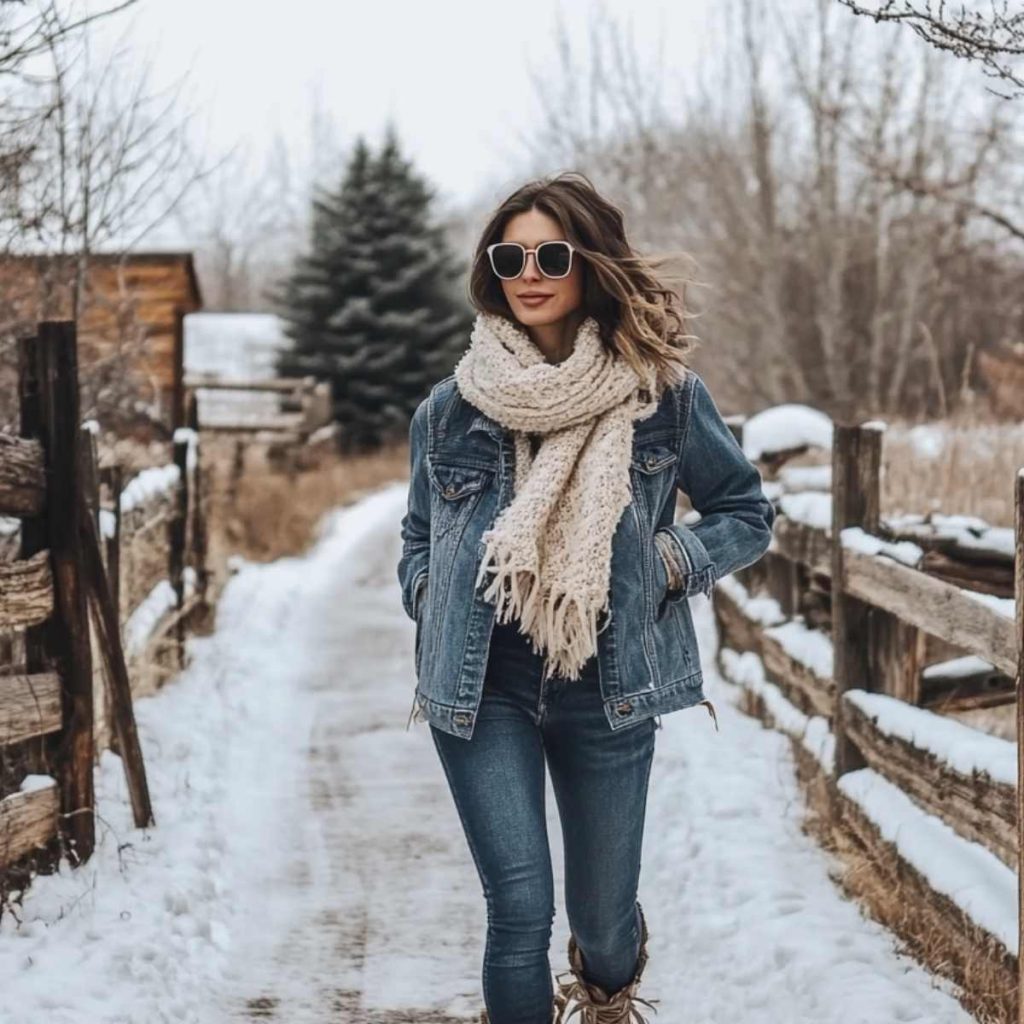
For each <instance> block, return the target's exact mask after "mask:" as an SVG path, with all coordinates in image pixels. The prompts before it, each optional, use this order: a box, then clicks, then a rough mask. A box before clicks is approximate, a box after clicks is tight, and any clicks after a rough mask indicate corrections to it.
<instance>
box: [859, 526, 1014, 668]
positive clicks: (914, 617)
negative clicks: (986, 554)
mask: <svg viewBox="0 0 1024 1024" xmlns="http://www.w3.org/2000/svg"><path fill="white" fill-rule="evenodd" d="M843 552H844V559H843V590H844V591H846V592H848V593H850V594H852V595H853V596H854V597H856V598H859V599H860V600H861V601H864V602H866V603H868V604H872V605H875V606H876V607H878V608H884V609H885V610H886V611H890V612H892V613H893V614H894V615H897V616H898V617H899V618H900V619H902V620H903V621H904V622H907V623H909V624H910V625H912V626H917V627H918V628H919V629H923V630H925V631H926V632H928V633H935V634H937V635H938V636H941V637H943V638H944V639H946V640H948V641H950V642H951V643H953V644H956V646H957V647H961V648H963V649H964V650H965V651H969V652H970V653H971V654H976V655H978V657H979V658H984V659H985V660H986V661H990V662H991V663H992V664H993V665H995V666H996V667H997V668H998V669H1000V670H1001V671H1003V672H1006V673H1008V674H1009V675H1013V674H1014V673H1015V672H1016V671H1017V640H1016V635H1015V631H1014V624H1013V619H1010V618H1007V617H1006V616H1005V615H1000V614H999V612H997V611H995V610H994V609H992V608H989V607H988V606H987V605H985V604H982V602H980V601H976V600H975V599H974V598H972V597H971V596H970V595H969V594H968V593H967V592H966V591H964V590H961V589H960V588H959V587H955V586H953V585H952V584H950V583H946V582H945V581H943V580H937V579H935V578H934V577H932V576H928V575H926V574H925V573H923V572H920V571H919V570H917V569H914V568H913V567H911V566H908V565H903V564H902V563H901V562H897V561H896V560H895V559H892V558H885V557H883V556H881V555H871V554H867V553H865V552H863V551H858V550H856V549H855V548H850V547H848V546H846V545H844V546H843Z"/></svg>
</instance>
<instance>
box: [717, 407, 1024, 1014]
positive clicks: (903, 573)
mask: <svg viewBox="0 0 1024 1024" xmlns="http://www.w3.org/2000/svg"><path fill="white" fill-rule="evenodd" d="M733 429H734V431H736V432H737V436H738V438H739V440H740V441H741V443H743V436H742V430H743V424H742V423H741V422H738V421H734V423H733ZM819 433H824V432H823V431H819ZM883 433H884V425H882V424H878V423H874V422H872V423H867V424H863V425H860V426H839V425H836V426H835V427H834V428H833V430H832V431H831V438H830V440H831V449H832V464H831V469H830V473H829V474H828V475H827V476H825V475H824V474H822V473H813V472H808V473H805V474H804V478H805V479H806V480H809V481H813V486H814V487H815V488H818V487H820V486H821V483H822V477H823V476H825V479H826V480H830V482H831V485H832V490H831V492H830V493H821V492H819V491H814V492H810V493H803V494H801V493H792V492H791V491H790V490H789V489H790V488H791V487H792V486H793V484H794V482H795V481H797V480H799V479H801V477H800V475H799V474H797V473H796V472H795V471H786V470H784V469H783V468H782V465H781V464H782V462H783V461H784V459H782V458H780V457H779V455H778V453H776V454H774V455H773V454H771V453H770V452H769V453H767V454H764V455H763V456H762V465H763V466H765V467H766V471H765V475H766V480H769V479H770V480H772V483H770V484H769V483H767V482H766V490H772V488H773V486H774V482H775V480H776V479H778V480H780V481H782V484H781V486H779V487H778V488H777V489H776V493H777V495H778V498H777V505H778V512H779V514H778V517H777V519H776V523H775V530H774V534H773V539H772V545H771V547H770V549H769V551H768V553H767V554H766V555H765V557H764V559H762V560H761V561H760V562H759V563H758V564H756V565H754V566H751V567H748V568H747V569H744V570H742V571H741V572H739V573H736V574H735V575H734V576H733V577H729V578H726V579H723V580H721V581H720V582H719V585H718V587H717V588H716V590H715V592H714V611H715V617H716V620H717V624H718V628H719V633H720V638H721V644H720V654H719V661H720V668H721V671H722V675H723V676H724V678H726V679H727V680H730V681H731V682H733V683H735V684H738V685H739V686H740V687H741V691H740V692H741V698H740V705H741V707H743V709H744V710H746V711H747V712H748V713H751V714H754V715H756V716H758V717H760V718H761V719H762V720H763V721H764V722H765V723H766V724H767V725H769V726H771V727H773V728H776V729H778V730H780V731H782V732H783V733H785V734H787V735H789V736H790V737H791V739H792V740H793V750H794V757H795V760H796V763H797V766H798V775H799V777H800V779H801V782H802V783H803V784H804V787H805V790H806V792H807V795H808V799H809V802H810V804H811V806H812V808H813V810H814V811H816V812H817V814H816V819H818V820H819V824H818V827H819V828H820V829H821V832H822V838H827V839H828V840H830V841H831V842H834V843H835V844H836V845H837V846H838V847H839V848H840V849H846V850H848V851H849V850H855V851H857V852H858V853H859V854H860V856H861V857H862V858H863V857H865V856H866V857H867V858H868V860H869V861H870V862H871V864H872V865H873V871H874V878H873V879H872V880H870V881H869V880H867V879H866V878H864V877H863V873H862V874H861V875H860V876H859V880H858V881H856V882H854V883H851V886H852V888H854V890H855V891H858V892H859V894H860V895H861V896H862V897H863V898H864V899H865V901H866V902H867V903H868V905H869V906H870V907H871V908H872V910H873V911H874V912H875V914H876V916H878V917H879V918H880V919H881V920H883V921H884V922H885V923H887V924H889V925H890V926H891V927H892V928H894V930H896V931H897V932H898V933H900V934H901V935H902V937H903V938H905V939H906V940H907V941H908V942H909V943H910V945H911V947H912V948H913V949H914V950H915V951H916V952H917V953H918V955H919V956H920V957H921V959H923V960H924V961H925V962H927V963H928V964H929V966H930V967H931V968H932V969H933V970H936V971H938V972H940V973H944V974H946V975H947V976H949V977H952V978H953V979H954V980H955V981H957V982H958V983H959V984H960V985H961V987H962V989H963V990H964V991H965V993H966V1002H967V1003H968V1004H969V1008H972V1009H974V1010H976V1011H982V1012H984V1013H990V1014H991V1015H992V1017H991V1019H999V1020H1010V1019H1013V1020H1017V1021H1024V1008H1022V1007H1021V1006H1020V1005H1018V992H1019V989H1020V958H1019V950H1020V912H1019V907H1020V905H1021V901H1022V899H1024V896H1022V894H1021V889H1020V879H1021V874H1022V873H1021V849H1022V844H1021V835H1020V830H1021V827H1022V817H1024V816H1022V814H1021V785H1020V779H1021V774H1022V767H1021V756H1020V746H1019V744H1015V743H1012V742H1009V741H1007V740H1004V739H1001V738H998V737H996V736H991V735H988V734H985V733H981V732H979V731H978V730H975V729H973V728H971V727H969V726H967V725H964V724H962V723H961V722H958V721H956V720H953V719H950V718H948V717H944V716H943V714H942V712H943V711H948V710H957V711H962V710H967V709H972V708H979V707H993V706H997V705H1000V704H1012V703H1016V723H1017V735H1018V737H1019V736H1020V735H1021V732H1022V706H1021V702H1020V700H1019V699H1018V698H1019V695H1020V693H1021V689H1022V673H1024V668H1022V661H1024V468H1022V469H1021V470H1019V471H1018V474H1017V479H1016V481H1015V492H1014V493H1015V501H1016V505H1015V508H1016V515H1015V530H1014V531H1012V534H1011V535H1010V536H1008V535H1007V533H1008V531H1006V530H994V529H991V528H988V527H987V525H986V524H984V523H980V522H978V521H973V520H972V521H971V522H968V521H967V518H966V517H951V516H946V517H928V520H927V521H926V520H925V519H924V518H923V517H902V518H901V519H900V520H898V521H893V522H885V521H883V519H882V517H881V515H880V513H879V483H880V481H879V467H880V465H881V460H880V452H881V443H882V437H883ZM752 444H753V442H752V441H750V442H748V444H747V445H745V450H747V451H748V452H749V451H750V450H751V445H752ZM761 447H762V448H766V447H767V446H766V445H764V444H763V443H762V444H761ZM801 450H802V449H801ZM776 471H778V477H776V475H775V474H776ZM836 538H838V543H836ZM940 548H941V550H940ZM975 559H977V560H976V561H975ZM1007 583H1009V584H1010V586H1011V587H1012V588H1013V589H1012V590H1010V592H1009V594H1007V593H1005V592H1001V588H1002V590H1005V589H1007ZM972 585H974V586H976V587H977V588H978V589H976V590H975V589H971V586H972ZM853 874H856V873H853ZM858 887H859V888H858ZM897 887H898V891H897V892H892V891H891V890H892V889H893V888H897ZM908 897H909V898H908ZM985 1019H989V1018H987V1017H986V1018H985Z"/></svg>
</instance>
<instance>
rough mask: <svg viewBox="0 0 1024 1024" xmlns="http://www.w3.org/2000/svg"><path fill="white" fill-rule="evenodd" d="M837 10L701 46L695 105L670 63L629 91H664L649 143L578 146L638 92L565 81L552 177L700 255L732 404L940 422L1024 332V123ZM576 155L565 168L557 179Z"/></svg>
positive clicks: (738, 9) (575, 69) (767, 4)
mask: <svg viewBox="0 0 1024 1024" xmlns="http://www.w3.org/2000/svg"><path fill="white" fill-rule="evenodd" d="M838 11H839V8H838V7H837V6H836V5H835V4H833V3H832V2H831V0H803V2H799V3H796V4H786V5H781V4H778V3H774V2H772V0H734V2H732V3H730V4H727V5H724V6H723V7H722V8H720V9H718V13H719V16H720V19H721V20H719V21H718V22H717V23H716V24H715V26H714V27H713V28H712V29H710V30H709V32H708V35H707V37H705V38H703V39H702V40H701V42H702V47H701V50H702V52H704V53H713V54H715V59H714V60H706V61H702V62H700V63H698V64H694V65H690V66H686V67H685V68H683V67H681V68H680V72H679V77H680V79H681V82H682V86H683V92H684V98H683V100H681V101H680V102H677V103H668V102H667V101H666V100H665V93H664V90H665V89H667V83H665V82H663V81H662V78H663V76H662V75H661V73H660V72H658V71H657V70H656V62H652V63H651V65H650V69H649V75H648V81H647V84H646V86H645V88H644V89H641V90H637V89H636V88H635V87H634V86H632V85H631V84H630V81H629V77H628V76H626V77H625V78H624V79H623V81H624V83H625V84H623V85H622V88H623V89H624V90H626V91H628V92H630V93H632V94H634V98H635V95H648V94H651V92H652V91H653V92H658V91H661V93H662V100H663V102H661V103H660V105H659V104H656V103H654V101H651V103H650V104H649V105H648V106H647V107H646V108H644V109H645V110H646V112H647V116H643V117H641V118H640V119H639V122H638V125H637V128H636V130H635V131H632V130H631V129H630V123H629V116H628V115H624V116H623V118H622V119H620V120H619V121H617V122H612V123H613V124H614V130H601V131H597V130H595V132H583V131H581V130H580V128H579V126H580V125H582V124H586V123H589V122H591V121H592V119H590V118H587V117H584V116H582V112H583V111H585V110H587V109H588V104H590V103H592V102H596V101H597V100H600V99H601V97H603V96H604V95H605V94H606V93H607V92H608V91H614V90H615V89H616V88H618V84H617V83H618V81H619V76H615V75H609V74H603V75H599V76H598V75H594V76H592V75H590V74H589V73H588V71H587V68H586V67H585V66H584V67H582V68H581V67H580V66H579V62H573V63H572V64H566V65H565V66H564V67H563V68H562V69H561V74H560V75H559V74H557V73H555V74H552V73H550V68H549V74H548V75H547V76H546V78H545V85H544V91H545V93H546V94H547V95H550V96H552V97H553V98H554V100H553V103H552V106H553V107H554V112H553V114H552V115H551V116H550V117H549V118H548V123H547V124H546V125H545V126H544V127H542V128H541V130H540V131H539V132H538V133H537V135H536V138H537V139H538V140H539V147H540V148H541V150H542V152H539V153H538V154H537V166H538V167H539V168H541V169H543V170H545V171H550V170H554V169H556V168H559V167H561V166H564V165H565V164H566V163H571V164H573V165H575V166H578V167H579V168H580V169H581V170H585V171H587V172H588V173H590V174H591V175H592V177H593V178H594V179H595V181H597V182H598V183H599V185H601V186H603V187H604V188H606V189H608V190H609V191H610V192H611V194H612V195H613V196H614V197H615V198H616V199H617V201H619V202H620V203H621V204H622V205H623V206H624V207H625V208H626V209H627V210H628V212H629V215H630V216H629V222H630V224H631V226H632V234H633V239H632V240H633V241H634V243H635V244H637V245H638V246H639V247H640V248H642V249H645V250H649V249H655V250H661V249H666V248H681V249H684V250H686V251H688V252H690V253H692V254H693V256H694V257H695V258H696V261H697V265H698V267H699V268H700V277H701V282H700V284H701V287H700V289H699V291H698V292H696V293H695V295H696V297H699V298H700V302H701V308H700V309H699V310H698V317H697V321H696V330H697V333H698V335H699V336H700V338H701V339H702V342H703V346H702V350H701V349H699V350H698V354H697V361H698V364H699V365H700V366H701V368H702V369H703V370H704V371H705V372H706V373H707V374H708V375H709V377H711V378H714V380H715V383H716V385H717V386H718V387H719V388H720V393H721V394H722V395H723V397H724V398H725V400H726V401H732V402H735V403H736V404H737V405H741V406H742V407H744V408H747V409H750V408H752V407H756V406H757V405H758V404H760V403H761V402H780V401H807V402H811V403H813V404H816V405H819V406H821V407H823V408H825V409H827V410H829V411H830V412H832V413H833V414H835V415H837V416H846V415H858V414H885V413H905V414H908V415H909V414H923V413H928V414H937V415H941V414H943V413H945V412H947V411H950V410H951V409H953V408H955V407H956V405H957V404H958V403H959V402H960V401H961V399H962V396H963V394H964V389H963V386H962V385H963V382H964V381H967V382H970V380H971V378H972V372H971V369H972V359H973V357H974V353H975V352H977V351H978V349H979V348H981V347H983V346H985V345H986V344H988V343H989V342H990V341H992V340H995V339H999V338H1001V337H1003V336H1005V334H1006V333H1007V332H1008V331H1009V330H1011V329H1012V326H1011V325H1013V324H1014V323H1015V322H1016V320H1015V318H1016V317H1017V316H1019V313H1017V312H1015V306H1014V301H1013V299H1012V296H1013V295H1014V294H1016V293H1017V292H1018V290H1019V284H1018V283H1017V282H1019V278H1020V275H1021V265H1020V262H1021V261H1020V258H1019V255H1015V250H1014V248H1013V245H1012V243H1014V242H1016V233H1015V231H1013V226H1014V224H1015V223H1016V222H1017V221H1018V220H1019V219H1020V218H1019V204H1020V198H1019V197H1020V195H1021V190H1020V187H1019V186H1020V183H1019V180H1017V179H1018V178H1019V172H1018V171H1017V170H1015V168H1019V167H1021V161H1020V160H1019V151H1018V148H1019V142H1018V139H1019V134H1020V133H1019V132H1018V131H1017V130H1016V128H1017V120H1016V119H1017V117H1018V116H1019V115H1017V114H1016V112H1015V110H1014V109H1012V108H1011V109H1007V107H1006V104H1004V103H997V102H996V101H994V100H992V99H990V98H988V97H987V96H984V95H983V96H981V97H979V96H977V94H976V92H977V91H975V94H973V95H972V94H971V91H970V86H969V76H967V75H966V74H958V73H957V71H958V69H957V68H955V67H954V66H953V64H952V62H951V61H950V60H949V59H948V58H945V57H944V55H942V54H939V53H928V52H923V53H922V52H920V51H915V50H913V48H911V47H909V46H908V45H907V43H906V42H905V41H904V37H903V36H901V34H900V33H898V32H895V31H894V32H888V33H874V32H868V31H856V27H857V26H854V31H851V26H850V24H849V21H848V20H846V19H843V18H842V17H841V15H840V14H839V13H838ZM603 26H604V27H603V28H602V30H601V31H602V32H607V33H612V34H614V33H615V26H614V23H613V22H611V21H609V22H607V23H603ZM620 41H621V34H620ZM609 45H610V44H609ZM595 50H596V48H593V47H592V51H595ZM563 52H566V51H564V50H563ZM632 62H633V63H634V64H635V65H636V66H638V67H641V68H643V67H647V66H648V65H647V64H646V63H645V61H644V59H643V56H642V55H636V56H635V58H634V59H633V61H632ZM964 70H966V69H964ZM566 78H571V79H572V80H573V81H574V82H575V83H576V86H575V88H576V89H577V92H576V93H575V94H573V93H572V91H571V90H572V85H571V83H567V82H563V79H566ZM598 80H599V82H600V84H599V86H598V85H593V86H592V87H591V85H588V87H587V88H583V86H582V85H581V83H593V82H595V81H598ZM655 82H657V83H658V87H657V89H655V86H654V84H653V83H655ZM573 95H575V96H576V101H575V102H577V104H578V105H577V106H576V107H572V106H571V105H570V106H568V107H567V106H566V104H567V103H569V100H567V99H565V97H570V96H573ZM602 102H603V100H602ZM621 109H623V110H629V109H636V106H635V104H634V105H633V107H632V108H631V107H630V106H629V104H626V103H623V104H622V105H621ZM666 111H669V112H670V113H668V114H667V113H666ZM566 126H567V127H566ZM573 126H575V131H574V130H573ZM563 127H565V131H564V132H563ZM557 138H561V139H562V140H563V148H562V149H561V150H559V151H557V152H558V156H557V163H556V162H555V161H547V162H545V161H544V160H543V151H551V147H552V145H553V143H554V140H555V139H557ZM624 155H625V156H624ZM908 182H914V183H916V184H917V186H918V187H915V188H910V187H907V183H908ZM939 186H941V187H939ZM990 213H991V214H995V215H989V214H990ZM693 297H694V295H693V294H692V295H691V298H693Z"/></svg>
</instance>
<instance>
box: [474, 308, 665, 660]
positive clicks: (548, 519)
mask: <svg viewBox="0 0 1024 1024" xmlns="http://www.w3.org/2000/svg"><path fill="white" fill-rule="evenodd" d="M455 380H456V383H457V385H458V388H459V391H460V393H461V394H462V396H463V397H464V398H465V399H466V401H468V402H469V403H470V404H471V405H473V406H475V407H476V408H477V409H479V410H481V411H482V412H484V413H486V414H487V415H488V416H489V417H491V418H492V419H494V420H496V421H497V422H498V423H500V424H501V425H502V426H504V427H506V428H508V429H509V430H511V431H512V432H513V437H514V441H515V482H514V496H513V500H512V502H511V503H510V504H509V505H508V506H507V507H506V508H504V509H503V510H502V511H501V512H500V513H499V514H498V516H497V518H496V520H495V522H494V524H493V526H492V527H491V528H490V529H489V530H487V531H485V532H484V534H483V540H484V542H485V545H486V546H485V551H484V555H483V558H482V560H481V563H480V571H479V573H478V574H477V578H476V585H477V586H479V585H480V583H481V581H482V580H483V579H484V576H485V575H486V574H487V573H488V572H493V573H494V579H493V580H491V581H490V583H489V584H488V586H487V589H486V590H485V591H484V595H483V596H484V598H485V600H488V601H491V602H493V603H494V604H495V605H496V608H497V610H496V616H497V621H499V622H508V621H510V620H511V619H513V618H518V619H519V622H520V627H519V628H520V632H523V633H526V634H528V635H529V636H530V637H531V639H532V641H533V642H532V648H533V651H534V653H535V654H536V653H540V652H541V651H543V652H545V654H546V657H545V670H544V677H545V678H548V677H549V676H551V675H553V674H555V673H556V672H557V673H558V674H559V675H562V676H564V677H566V678H570V679H578V678H579V675H580V669H581V668H582V667H583V665H584V664H585V663H586V661H587V659H588V658H589V657H590V656H591V655H592V654H594V653H595V652H596V650H597V620H598V616H599V615H600V614H601V612H603V611H606V610H607V608H608V604H609V594H610V588H609V584H610V577H611V555H612V536H613V534H614V533H615V529H616V526H617V525H618V521H619V518H620V516H621V515H622V512H623V510H624V509H625V508H626V506H627V505H628V504H629V502H630V498H631V491H630V477H629V466H630V458H631V453H632V447H633V422H634V420H640V419H645V418H646V417H648V416H650V415H652V414H653V413H654V412H655V411H656V409H657V405H658V402H657V398H656V396H655V386H654V385H655V381H654V377H653V373H652V374H651V375H649V376H648V379H646V380H645V379H642V378H641V377H640V376H639V375H638V374H637V373H636V372H635V371H634V370H633V368H632V367H631V366H630V365H629V364H628V363H627V362H626V361H625V360H623V359H622V358H621V357H619V356H618V355H616V354H615V353H613V352H612V351H611V349H609V348H608V347H607V346H606V345H605V344H604V343H603V342H602V340H601V337H600V335H599V332H598V324H597V321H596V320H595V319H594V318H593V317H588V318H587V319H586V320H585V321H584V322H583V323H582V324H581V325H580V327H579V329H578V331H577V333H576V338H575V343H574V349H573V352H572V355H570V356H569V358H568V359H566V360H564V361H563V362H561V363H549V362H548V361H547V360H546V359H545V357H544V354H543V353H542V352H541V351H540V349H539V348H538V347H537V346H536V344H535V343H534V342H533V340H532V339H531V338H530V336H529V334H528V333H527V332H526V329H525V328H523V327H522V326H520V325H519V324H517V323H514V322H513V321H511V320H509V319H507V318H506V317H504V316H499V315H497V314H494V313H480V314H478V315H477V318H476V322H475V324H474V327H473V332H472V336H471V342H470V347H469V348H468V350H467V351H466V352H465V354H464V355H463V356H462V358H461V359H460V360H459V363H458V365H457V366H456V367H455ZM528 434H539V435H541V438H540V447H539V448H538V450H537V452H536V455H534V454H533V452H532V451H531V446H530V442H529V438H528V436H527V435H528Z"/></svg>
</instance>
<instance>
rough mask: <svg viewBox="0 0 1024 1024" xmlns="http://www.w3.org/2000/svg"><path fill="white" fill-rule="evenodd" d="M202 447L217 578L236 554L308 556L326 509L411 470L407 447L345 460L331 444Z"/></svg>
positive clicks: (207, 441) (214, 442) (213, 440)
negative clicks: (278, 446) (296, 447)
mask: <svg viewBox="0 0 1024 1024" xmlns="http://www.w3.org/2000/svg"><path fill="white" fill-rule="evenodd" d="M203 444H204V451H203V464H204V466H206V467H209V471H208V472H209V477H210V479H209V481H208V488H207V493H208V506H207V509H206V515H207V522H208V524H209V528H208V529H209V565H210V568H211V570H212V571H213V572H214V575H215V578H220V579H223V575H224V570H225V564H226V561H227V558H228V556H230V555H233V554H239V555H242V556H243V557H245V558H248V559H251V560H253V561H270V560H273V559H275V558H279V557H281V556H283V555H295V554H299V553H301V552H303V551H305V550H306V548H307V547H308V546H309V545H310V544H311V543H312V542H313V540H314V538H315V534H316V530H315V528H316V525H317V523H318V522H319V520H320V518H321V517H322V516H323V514H324V513H325V512H327V511H328V510H330V509H332V508H335V507H337V506H339V505H347V504H350V503H351V502H353V501H356V500H357V499H359V498H360V497H362V496H363V495H365V494H367V493H368V492H370V491H372V490H374V489H375V488H377V487H380V486H382V485H384V484H386V483H389V482H391V481H396V480H403V479H408V473H409V453H408V446H407V445H401V446H395V447H394V448H389V449H386V450H382V451H380V452H376V453H374V454H372V455H360V456H348V457H343V456H341V455H339V454H338V453H337V452H336V451H335V450H334V449H333V447H327V446H323V447H320V448H319V449H316V450H313V449H296V450H288V449H285V448H282V449H280V450H277V449H275V448H274V447H273V446H271V445H268V444H265V443H259V442H254V441H251V440H250V441H247V442H245V443H243V444H238V443H237V442H235V441H233V440H232V439H230V438H223V437H216V436H212V435H211V436H210V437H209V438H207V437H204V440H203Z"/></svg>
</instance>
